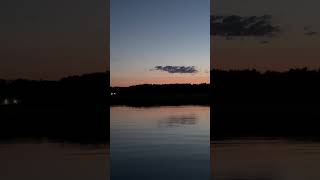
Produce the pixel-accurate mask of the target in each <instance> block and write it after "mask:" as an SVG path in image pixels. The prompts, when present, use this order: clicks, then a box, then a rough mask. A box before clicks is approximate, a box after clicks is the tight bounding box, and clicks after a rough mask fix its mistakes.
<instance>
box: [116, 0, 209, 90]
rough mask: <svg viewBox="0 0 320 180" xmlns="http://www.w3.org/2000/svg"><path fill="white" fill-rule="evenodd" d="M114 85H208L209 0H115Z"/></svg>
mask: <svg viewBox="0 0 320 180" xmlns="http://www.w3.org/2000/svg"><path fill="white" fill-rule="evenodd" d="M110 12H111V17H110V18H111V19H110V38H111V41H110V49H111V54H110V69H111V71H110V72H111V86H129V85H135V84H145V83H148V84H162V83H166V84H168V83H208V82H209V75H210V74H209V70H210V23H209V22H210V0H161V1H159V0H134V1H133V0H114V1H111V4H110Z"/></svg>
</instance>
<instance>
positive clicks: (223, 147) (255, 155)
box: [211, 139, 320, 180]
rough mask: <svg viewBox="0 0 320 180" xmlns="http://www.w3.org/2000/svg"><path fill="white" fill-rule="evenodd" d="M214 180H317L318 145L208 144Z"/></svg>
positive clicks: (284, 142) (266, 142)
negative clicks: (209, 145)
mask: <svg viewBox="0 0 320 180" xmlns="http://www.w3.org/2000/svg"><path fill="white" fill-rule="evenodd" d="M211 159H212V161H211V168H212V169H211V170H212V178H211V179H214V180H235V179H241V180H303V179H307V180H319V179H320V171H319V167H320V143H319V142H306V141H305V142H304V141H288V140H261V139H260V140H259V139H251V140H248V139H247V140H244V139H242V140H227V141H214V143H213V144H211Z"/></svg>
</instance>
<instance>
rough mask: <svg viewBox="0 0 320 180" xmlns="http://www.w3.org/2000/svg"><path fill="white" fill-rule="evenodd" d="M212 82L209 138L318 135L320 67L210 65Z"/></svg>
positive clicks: (319, 123) (319, 134) (313, 136)
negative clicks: (230, 67)
mask: <svg viewBox="0 0 320 180" xmlns="http://www.w3.org/2000/svg"><path fill="white" fill-rule="evenodd" d="M211 82H212V83H211V92H212V96H211V97H212V99H211V103H212V109H211V139H215V138H216V139H217V138H227V137H241V136H269V137H270V136H276V137H279V136H280V137H281V136H285V137H295V138H299V137H312V138H320V131H319V130H320V70H308V69H307V68H301V69H291V70H288V71H286V72H274V71H267V72H263V73H262V72H258V71H257V70H229V71H224V70H212V71H211Z"/></svg>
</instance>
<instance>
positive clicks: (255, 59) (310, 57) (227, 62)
mask: <svg viewBox="0 0 320 180" xmlns="http://www.w3.org/2000/svg"><path fill="white" fill-rule="evenodd" d="M319 5H320V2H319V1H317V0H305V1H303V2H302V1H300V0H280V1H279V0H241V1H239V0H212V3H211V14H212V15H215V16H223V17H228V16H231V15H237V16H240V17H252V16H259V17H261V16H264V15H269V16H270V17H271V19H270V25H271V26H273V27H278V28H279V31H278V32H276V31H275V32H273V35H272V36H269V35H270V34H268V33H267V34H265V35H263V34H259V35H252V34H250V33H248V32H246V35H241V36H228V37H227V36H225V35H223V32H222V28H221V27H222V26H221V27H220V29H218V32H217V33H216V34H215V36H211V68H217V69H246V68H256V69H258V70H262V71H264V70H278V71H284V70H288V69H289V68H300V67H309V68H311V69H318V68H320V52H319V47H320V34H319V33H320V24H319V22H318V21H319V17H320V11H319ZM224 27H225V26H224ZM237 28H238V30H241V28H239V27H236V28H234V29H237ZM224 30H226V29H224ZM269 30H270V29H269ZM229 32H230V31H229ZM261 32H262V31H261ZM264 32H268V31H264ZM269 32H270V31H269ZM233 33H234V31H233Z"/></svg>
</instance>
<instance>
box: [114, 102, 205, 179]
mask: <svg viewBox="0 0 320 180" xmlns="http://www.w3.org/2000/svg"><path fill="white" fill-rule="evenodd" d="M110 112H111V114H110V117H111V119H110V121H111V128H110V130H111V145H110V150H111V167H112V168H111V179H112V180H128V179H130V180H135V179H137V180H144V179H145V180H151V179H152V180H158V179H159V180H178V179H183V180H208V179H210V108H209V107H201V106H180V107H152V108H133V107H111V111H110Z"/></svg>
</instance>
